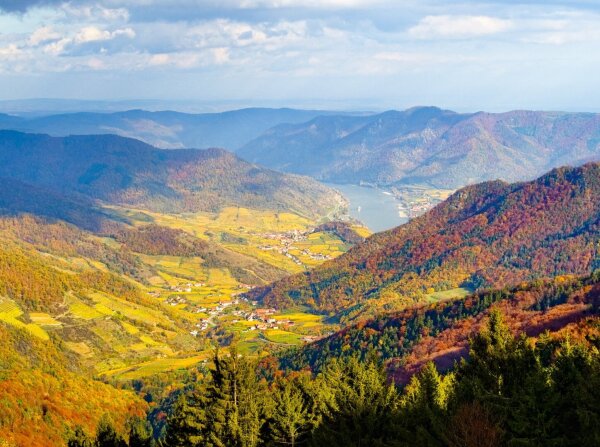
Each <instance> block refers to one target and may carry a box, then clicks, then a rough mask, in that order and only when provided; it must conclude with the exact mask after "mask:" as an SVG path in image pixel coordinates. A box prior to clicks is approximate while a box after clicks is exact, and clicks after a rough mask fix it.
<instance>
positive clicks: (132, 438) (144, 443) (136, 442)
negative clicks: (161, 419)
mask: <svg viewBox="0 0 600 447" xmlns="http://www.w3.org/2000/svg"><path fill="white" fill-rule="evenodd" d="M127 425H128V427H129V447H151V446H152V443H153V442H152V430H151V428H150V426H149V424H148V421H146V420H145V419H141V418H132V419H130V420H129V421H128V422H127Z"/></svg>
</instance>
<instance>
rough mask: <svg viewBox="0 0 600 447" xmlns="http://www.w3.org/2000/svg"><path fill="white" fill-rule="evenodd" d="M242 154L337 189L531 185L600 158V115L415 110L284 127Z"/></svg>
mask: <svg viewBox="0 0 600 447" xmlns="http://www.w3.org/2000/svg"><path fill="white" fill-rule="evenodd" d="M238 154H239V155H240V156H241V157H243V158H245V159H247V160H249V161H252V162H256V163H261V164H264V165H265V166H269V167H272V168H274V169H279V170H284V171H288V172H296V173H301V174H305V175H310V176H312V177H314V178H316V179H319V180H324V181H328V182H334V183H354V184H358V183H359V182H361V181H364V182H370V183H376V184H379V185H393V184H397V183H426V184H429V185H432V186H435V187H438V188H459V187H461V186H465V185H467V184H472V183H477V182H481V181H485V180H493V179H498V178H500V179H503V180H506V181H517V180H529V179H532V178H534V177H536V176H537V175H541V174H542V173H544V172H546V171H548V170H550V169H552V168H554V167H558V166H562V165H566V164H569V165H578V164H582V163H584V162H587V161H593V160H597V159H598V158H600V115H598V114H592V113H560V112H534V111H513V112H507V113H496V114H495V113H485V112H478V113H473V114H458V113H455V112H452V111H448V110H441V109H438V108H435V107H416V108H413V109H408V110H406V111H402V112H399V111H389V112H385V113H381V114H378V115H372V116H363V117H341V116H326V117H317V118H315V119H313V120H311V121H308V122H306V123H302V124H294V125H290V124H282V125H279V126H276V127H275V128H273V129H270V130H269V131H267V132H265V134H264V135H262V136H260V137H258V138H257V139H255V140H253V141H251V142H249V143H248V144H246V145H245V146H244V147H243V148H241V149H240V150H239V151H238Z"/></svg>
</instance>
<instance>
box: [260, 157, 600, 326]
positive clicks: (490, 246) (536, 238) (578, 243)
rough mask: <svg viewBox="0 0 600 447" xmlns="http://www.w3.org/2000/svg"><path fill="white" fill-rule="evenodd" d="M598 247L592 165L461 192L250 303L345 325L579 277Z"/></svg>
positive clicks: (596, 257) (595, 167)
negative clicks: (459, 295)
mask: <svg viewBox="0 0 600 447" xmlns="http://www.w3.org/2000/svg"><path fill="white" fill-rule="evenodd" d="M599 244H600V164H599V163H590V164H587V165H584V166H583V167H580V168H560V169H555V170H553V171H551V172H549V173H548V174H546V175H544V176H542V177H540V178H538V179H537V180H534V181H532V182H526V183H514V184H508V183H504V182H501V181H494V182H487V183H481V184H478V185H473V186H468V187H465V188H463V189H461V190H459V191H457V192H456V193H454V194H453V195H452V196H451V197H450V198H448V199H447V200H446V201H445V202H442V203H441V204H440V205H438V206H437V207H435V208H434V209H433V210H431V211H429V212H428V213H426V214H424V215H423V216H420V217H418V218H415V219H413V220H412V221H410V222H409V223H407V224H405V225H402V226H400V227H397V228H395V229H393V230H390V231H387V232H383V233H378V234H375V235H373V236H372V237H370V238H368V239H367V240H366V241H365V242H364V243H362V244H358V245H356V246H355V247H354V248H352V249H351V250H350V251H349V252H348V253H346V254H344V255H342V256H341V257H339V258H337V259H335V260H332V261H329V262H327V263H325V264H323V265H322V266H320V267H318V268H316V269H314V270H312V271H309V272H306V273H302V274H298V275H294V276H291V277H288V278H284V279H283V280H281V281H279V282H275V283H274V284H271V285H269V286H266V287H262V288H259V289H255V290H253V291H252V292H250V293H249V296H250V297H252V299H260V300H262V301H263V302H265V303H266V304H268V305H273V306H278V307H288V306H293V305H297V304H305V305H308V306H311V307H312V308H314V309H315V310H317V311H319V312H329V313H331V314H332V315H333V314H337V315H338V317H340V318H342V320H344V319H353V318H358V317H360V316H361V315H363V314H366V315H369V314H373V313H374V312H378V311H381V310H390V309H394V308H398V307H405V306H409V305H412V304H414V303H416V302H423V301H427V300H435V299H436V293H439V292H440V291H450V292H451V291H452V290H456V288H459V287H463V289H465V288H466V289H467V290H469V289H471V290H472V289H478V288H481V287H490V286H507V285H511V284H516V283H519V282H520V281H525V280H530V279H533V278H536V277H544V276H556V275H561V274H568V273H569V274H586V273H589V272H591V271H593V270H594V269H596V268H598V267H600V246H599ZM371 307H373V308H374V309H372V308H371ZM363 316H364V315H363Z"/></svg>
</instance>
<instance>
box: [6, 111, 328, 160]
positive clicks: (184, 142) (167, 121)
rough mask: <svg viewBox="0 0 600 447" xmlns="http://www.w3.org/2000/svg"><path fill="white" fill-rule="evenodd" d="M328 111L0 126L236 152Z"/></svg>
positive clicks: (91, 117)
mask: <svg viewBox="0 0 600 447" xmlns="http://www.w3.org/2000/svg"><path fill="white" fill-rule="evenodd" d="M331 113H333V112H327V111H317V110H297V109H287V108H282V109H268V108H248V109H240V110H232V111H227V112H220V113H199V114H192V113H181V112H173V111H154V112H151V111H145V110H128V111H120V112H112V113H97V112H73V113H62V114H51V113H48V114H47V115H46V116H37V117H30V118H27V117H18V116H11V115H0V128H3V129H13V130H19V131H23V132H34V133H45V134H49V135H52V136H68V135H96V134H116V135H120V136H123V137H130V138H135V139H138V140H141V141H144V142H146V143H148V144H151V145H153V146H156V147H160V148H163V149H165V148H168V149H175V148H179V149H181V148H205V147H223V148H226V149H228V150H233V151H235V150H236V149H238V148H239V147H240V146H242V145H244V144H245V143H247V142H248V141H250V140H252V139H254V138H256V137H258V136H259V135H261V134H262V133H263V132H264V131H266V130H267V129H269V128H271V127H273V126H276V125H278V124H281V123H302V122H305V121H308V120H310V119H313V118H315V117H316V116H321V115H328V114H331Z"/></svg>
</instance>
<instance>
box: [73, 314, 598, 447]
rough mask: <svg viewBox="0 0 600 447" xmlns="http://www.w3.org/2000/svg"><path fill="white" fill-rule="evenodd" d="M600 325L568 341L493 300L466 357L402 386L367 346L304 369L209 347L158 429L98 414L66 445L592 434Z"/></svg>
mask: <svg viewBox="0 0 600 447" xmlns="http://www.w3.org/2000/svg"><path fill="white" fill-rule="evenodd" d="M599 331H600V321H599V320H598V319H592V320H590V321H589V322H588V323H587V326H586V328H585V330H584V329H581V332H582V333H585V336H584V337H580V338H579V339H577V341H575V339H574V338H573V337H571V336H569V335H565V336H563V337H552V336H550V335H548V334H544V335H542V336H541V337H539V338H538V339H537V340H533V339H530V338H527V337H526V336H524V335H521V336H514V335H513V334H512V333H511V332H510V330H509V329H508V327H507V326H506V324H505V323H504V321H503V318H502V315H501V313H499V312H497V311H494V312H492V313H491V315H490V318H489V321H488V323H487V326H486V328H485V329H483V330H482V331H481V332H480V333H479V334H477V335H476V336H474V337H473V339H472V340H471V344H470V352H469V357H468V360H463V361H461V362H460V363H458V364H456V366H455V368H454V369H453V370H452V371H451V372H447V373H445V374H441V373H439V372H438V370H437V369H436V367H435V365H434V364H432V363H429V364H427V365H426V366H425V367H424V368H423V369H422V370H421V371H420V372H419V373H418V374H416V375H415V376H413V378H412V379H411V381H410V382H409V383H408V384H407V385H406V386H405V387H399V386H396V385H395V384H394V383H391V382H390V381H389V378H388V375H387V373H386V369H385V366H384V364H383V363H382V362H381V361H380V360H379V358H378V357H377V356H376V355H375V354H372V355H369V356H367V358H365V359H359V358H358V357H357V356H351V357H348V358H334V359H332V360H330V361H329V362H328V363H327V365H325V366H324V368H323V370H322V371H321V372H320V373H319V374H318V375H316V376H313V375H311V374H310V373H308V372H293V373H289V374H287V375H286V374H284V373H282V372H281V371H280V370H278V369H277V368H274V367H272V366H269V365H265V364H264V363H261V362H260V361H257V360H253V359H251V358H249V357H246V356H243V355H240V354H238V353H237V352H236V351H235V349H233V350H231V351H230V352H229V353H228V354H222V353H220V352H216V353H215V355H214V358H213V364H212V366H211V368H210V371H209V372H208V374H207V375H206V377H205V379H204V380H198V381H195V382H193V383H190V384H188V386H187V387H185V388H184V389H183V390H181V391H180V392H178V394H177V396H176V397H175V398H173V399H170V400H169V403H168V404H167V405H165V407H164V408H163V410H164V414H165V415H166V424H163V425H162V429H160V430H155V431H154V432H153V431H152V430H151V429H152V427H151V426H150V425H146V423H144V422H143V421H138V422H137V423H135V424H130V425H129V427H130V428H129V432H126V433H124V434H119V433H117V432H116V431H115V430H114V428H112V427H111V425H110V423H109V422H107V419H105V420H103V421H102V422H101V426H100V427H99V429H98V433H97V436H96V438H95V439H91V438H89V437H87V436H86V435H85V434H84V433H82V432H81V431H79V432H78V433H77V434H76V436H73V437H72V439H71V440H70V441H69V447H83V446H86V447H89V446H96V447H113V446H118V447H127V446H129V447H133V446H160V447H163V446H164V447H183V446H186V447H187V446H207V447H263V446H264V447H271V446H273V447H275V446H292V447H293V446H332V447H336V446H340V447H342V446H344V447H347V446H357V447H358V446H380V447H384V446H386V447H387V446H390V447H393V446H398V447H399V446H409V445H410V446H440V447H441V446H449V447H455V446H456V447H458V446H461V447H470V446H473V447H475V446H478V447H482V446H485V447H495V446H582V445H590V446H591V445H600V356H599V348H600V337H598V334H599ZM154 428H156V424H154Z"/></svg>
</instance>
